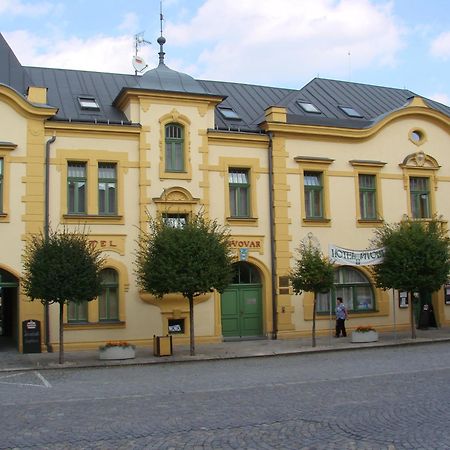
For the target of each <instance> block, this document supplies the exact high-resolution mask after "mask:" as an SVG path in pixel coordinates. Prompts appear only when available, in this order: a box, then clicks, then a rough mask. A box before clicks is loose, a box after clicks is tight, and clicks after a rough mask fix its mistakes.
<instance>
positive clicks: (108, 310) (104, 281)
mask: <svg viewBox="0 0 450 450" xmlns="http://www.w3.org/2000/svg"><path fill="white" fill-rule="evenodd" d="M100 277H101V285H102V292H101V294H100V297H99V298H98V318H99V321H100V322H105V321H117V320H119V280H118V275H117V272H116V271H115V270H114V269H103V270H102V271H101V272H100Z"/></svg>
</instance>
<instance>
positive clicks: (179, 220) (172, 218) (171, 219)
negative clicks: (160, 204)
mask: <svg viewBox="0 0 450 450" xmlns="http://www.w3.org/2000/svg"><path fill="white" fill-rule="evenodd" d="M162 217H163V220H164V223H165V224H166V225H167V226H168V227H172V228H184V227H185V225H186V224H187V221H188V215H187V214H186V213H176V214H171V213H164V214H163V215H162Z"/></svg>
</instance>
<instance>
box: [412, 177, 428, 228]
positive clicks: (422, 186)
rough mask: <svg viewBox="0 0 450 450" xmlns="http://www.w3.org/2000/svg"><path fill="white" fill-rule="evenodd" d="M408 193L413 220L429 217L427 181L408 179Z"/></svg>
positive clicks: (426, 179)
mask: <svg viewBox="0 0 450 450" xmlns="http://www.w3.org/2000/svg"><path fill="white" fill-rule="evenodd" d="M409 192H410V198H411V215H412V217H413V218H414V219H428V218H430V217H431V205H430V188H429V180H428V178H425V177H410V179H409Z"/></svg>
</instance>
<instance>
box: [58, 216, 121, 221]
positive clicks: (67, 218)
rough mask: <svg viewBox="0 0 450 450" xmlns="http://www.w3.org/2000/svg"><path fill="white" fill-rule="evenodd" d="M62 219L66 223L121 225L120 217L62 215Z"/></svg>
mask: <svg viewBox="0 0 450 450" xmlns="http://www.w3.org/2000/svg"><path fill="white" fill-rule="evenodd" d="M63 219H64V222H68V223H80V222H87V223H123V216H122V215H102V214H63Z"/></svg>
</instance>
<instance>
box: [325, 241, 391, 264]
mask: <svg viewBox="0 0 450 450" xmlns="http://www.w3.org/2000/svg"><path fill="white" fill-rule="evenodd" d="M328 254H329V257H330V260H331V262H333V263H339V264H342V265H347V266H373V265H375V264H380V263H381V262H382V261H383V257H384V248H376V249H372V250H349V249H347V248H341V247H337V246H335V245H330V246H329V249H328Z"/></svg>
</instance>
